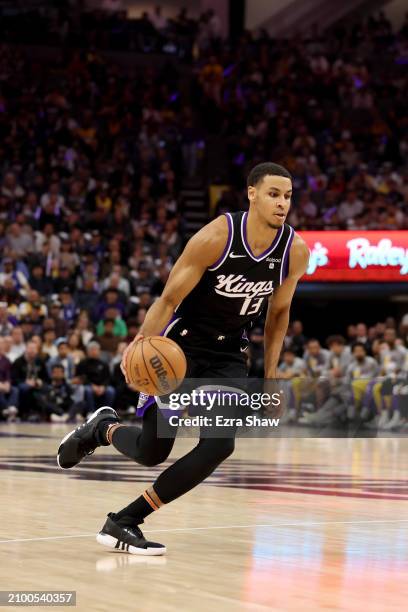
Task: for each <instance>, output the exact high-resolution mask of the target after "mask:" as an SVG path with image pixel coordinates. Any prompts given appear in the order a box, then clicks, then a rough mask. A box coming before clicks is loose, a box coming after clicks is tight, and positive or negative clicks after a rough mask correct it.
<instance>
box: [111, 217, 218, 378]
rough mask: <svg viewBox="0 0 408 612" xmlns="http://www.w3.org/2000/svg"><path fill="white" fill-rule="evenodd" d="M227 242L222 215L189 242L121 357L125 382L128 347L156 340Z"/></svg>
mask: <svg viewBox="0 0 408 612" xmlns="http://www.w3.org/2000/svg"><path fill="white" fill-rule="evenodd" d="M227 241H228V222H227V218H226V216H225V215H221V216H220V217H217V218H216V219H214V221H211V222H210V223H208V224H207V225H205V226H204V227H203V228H201V230H199V231H198V232H197V233H196V234H194V236H193V237H192V238H191V239H190V240H189V241H188V243H187V244H186V247H185V249H184V251H183V252H182V254H181V255H180V257H179V258H178V260H177V261H176V263H175V264H174V266H173V268H172V270H171V272H170V275H169V278H168V279H167V283H166V285H165V287H164V289H163V293H162V294H161V296H160V297H159V298H158V299H157V300H156V301H155V302H154V303H153V304H152V305H151V306H150V308H149V310H148V311H147V313H146V317H145V320H144V322H143V325H142V327H141V329H140V331H139V333H138V334H137V336H136V337H135V338H134V340H133V341H132V342H131V343H130V344H129V346H128V347H127V348H126V350H125V352H124V353H123V357H122V362H121V369H122V372H123V374H124V376H125V378H126V382H128V376H127V372H126V358H127V354H128V351H129V348H130V346H132V345H133V344H134V343H135V342H137V341H138V340H140V339H141V338H143V337H145V336H158V335H159V334H160V333H161V331H162V330H163V329H164V328H165V327H166V325H167V324H168V322H169V321H170V319H171V317H172V316H173V313H174V310H175V308H176V307H177V306H178V305H179V304H180V302H182V301H183V300H184V298H185V297H186V296H187V295H188V294H189V293H190V292H191V291H192V290H193V289H194V287H195V286H196V285H197V284H198V282H199V280H200V279H201V277H202V276H203V274H204V272H205V271H206V269H207V268H209V267H211V266H212V265H213V264H214V263H215V262H216V261H217V260H218V259H219V258H220V257H221V255H222V253H223V251H224V249H225V245H226V244H227Z"/></svg>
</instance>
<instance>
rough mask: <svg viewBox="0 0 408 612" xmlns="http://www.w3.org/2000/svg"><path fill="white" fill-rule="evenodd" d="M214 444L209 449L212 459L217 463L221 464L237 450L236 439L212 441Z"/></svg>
mask: <svg viewBox="0 0 408 612" xmlns="http://www.w3.org/2000/svg"><path fill="white" fill-rule="evenodd" d="M212 442H213V444H212V445H211V448H210V449H209V452H210V453H211V458H212V459H213V460H214V462H215V463H221V462H222V461H225V459H228V457H230V456H231V455H232V453H233V452H234V449H235V440H234V438H226V439H222V440H221V439H218V440H217V439H214V440H212Z"/></svg>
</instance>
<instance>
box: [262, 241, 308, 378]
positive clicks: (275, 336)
mask: <svg viewBox="0 0 408 612" xmlns="http://www.w3.org/2000/svg"><path fill="white" fill-rule="evenodd" d="M308 261H309V249H308V247H307V245H306V243H305V241H304V240H302V238H300V236H298V235H297V234H295V236H294V239H293V242H292V246H291V249H290V254H289V273H288V276H287V278H286V279H285V280H284V282H283V283H282V284H281V285H280V287H278V289H277V290H276V291H275V292H274V294H273V295H272V296H271V297H270V298H269V301H268V311H267V315H266V321H265V378H276V372H277V368H278V361H279V356H280V353H281V350H282V346H283V340H284V338H285V335H286V332H287V329H288V325H289V311H290V305H291V303H292V298H293V294H294V293H295V289H296V286H297V284H298V281H299V279H300V278H301V277H302V276H303V275H304V273H305V272H306V269H307V264H308Z"/></svg>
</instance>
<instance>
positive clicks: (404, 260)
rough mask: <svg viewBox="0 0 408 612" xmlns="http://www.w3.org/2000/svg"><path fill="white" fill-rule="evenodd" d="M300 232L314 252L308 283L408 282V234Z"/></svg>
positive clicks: (309, 267) (307, 274) (307, 276)
mask: <svg viewBox="0 0 408 612" xmlns="http://www.w3.org/2000/svg"><path fill="white" fill-rule="evenodd" d="M298 233H299V235H300V236H301V237H302V238H303V239H304V240H305V241H306V243H307V245H308V247H309V249H310V260H309V266H308V269H307V273H306V275H305V276H304V277H303V279H302V280H304V281H335V282H341V281H358V282H387V281H392V282H407V281H408V231H390V232H386V231H384V232H383V231H367V232H357V231H344V232H339V231H325V232H307V231H305V232H298Z"/></svg>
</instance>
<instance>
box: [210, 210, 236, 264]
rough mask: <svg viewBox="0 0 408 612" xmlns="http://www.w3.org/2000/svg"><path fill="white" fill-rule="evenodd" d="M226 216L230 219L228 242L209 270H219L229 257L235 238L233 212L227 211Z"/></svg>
mask: <svg viewBox="0 0 408 612" xmlns="http://www.w3.org/2000/svg"><path fill="white" fill-rule="evenodd" d="M225 216H226V217H227V221H228V238H227V243H226V245H225V248H224V250H223V252H222V255H221V257H219V258H218V259H217V261H216V262H215V263H213V264H212V265H211V266H210V267H209V268H207V270H209V271H210V272H213V271H214V270H217V269H218V268H219V267H220V266H221V265H222V264H223V263H224V261H225V260H226V258H227V257H228V254H229V251H230V248H231V245H232V241H233V239H234V224H233V221H232V217H231V213H225Z"/></svg>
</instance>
